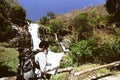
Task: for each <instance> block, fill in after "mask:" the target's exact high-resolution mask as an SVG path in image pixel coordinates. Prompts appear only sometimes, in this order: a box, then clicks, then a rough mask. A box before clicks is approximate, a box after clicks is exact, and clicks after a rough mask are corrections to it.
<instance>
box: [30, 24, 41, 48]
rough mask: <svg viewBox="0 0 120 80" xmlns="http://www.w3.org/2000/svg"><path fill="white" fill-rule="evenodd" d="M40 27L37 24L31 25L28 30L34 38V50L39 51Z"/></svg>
mask: <svg viewBox="0 0 120 80" xmlns="http://www.w3.org/2000/svg"><path fill="white" fill-rule="evenodd" d="M38 28H39V25H38V24H36V23H31V24H29V26H28V30H29V32H30V34H31V37H32V42H33V50H36V49H39V43H40V42H41V40H40V37H39V36H38V35H39V32H38Z"/></svg>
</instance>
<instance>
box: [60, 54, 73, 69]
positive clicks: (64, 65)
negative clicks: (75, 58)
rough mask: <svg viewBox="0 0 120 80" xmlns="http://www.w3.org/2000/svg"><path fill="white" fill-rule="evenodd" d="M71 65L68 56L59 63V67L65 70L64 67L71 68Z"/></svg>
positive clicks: (70, 59)
mask: <svg viewBox="0 0 120 80" xmlns="http://www.w3.org/2000/svg"><path fill="white" fill-rule="evenodd" d="M72 64H73V62H72V58H70V57H69V56H65V57H64V58H63V59H62V61H61V63H60V67H61V68H65V67H69V66H72Z"/></svg>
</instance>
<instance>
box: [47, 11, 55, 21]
mask: <svg viewBox="0 0 120 80" xmlns="http://www.w3.org/2000/svg"><path fill="white" fill-rule="evenodd" d="M47 16H48V17H49V18H50V19H54V18H55V14H54V13H53V12H51V11H50V12H47Z"/></svg>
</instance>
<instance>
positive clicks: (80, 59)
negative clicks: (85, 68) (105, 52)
mask: <svg viewBox="0 0 120 80" xmlns="http://www.w3.org/2000/svg"><path fill="white" fill-rule="evenodd" d="M96 46H97V39H89V40H82V41H79V42H76V43H74V44H73V45H72V46H71V47H70V49H71V51H70V57H71V58H72V59H73V63H77V65H79V64H80V63H87V62H93V61H94V59H93V54H92V52H93V49H94V48H95V47H96Z"/></svg>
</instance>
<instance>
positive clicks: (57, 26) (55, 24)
mask: <svg viewBox="0 0 120 80" xmlns="http://www.w3.org/2000/svg"><path fill="white" fill-rule="evenodd" d="M62 27H63V22H62V21H61V20H58V21H57V20H56V21H51V22H50V29H51V32H52V33H58V32H59V31H60V30H61V29H62Z"/></svg>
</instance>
